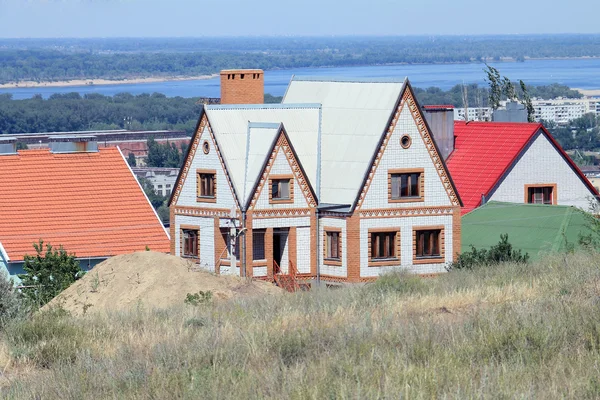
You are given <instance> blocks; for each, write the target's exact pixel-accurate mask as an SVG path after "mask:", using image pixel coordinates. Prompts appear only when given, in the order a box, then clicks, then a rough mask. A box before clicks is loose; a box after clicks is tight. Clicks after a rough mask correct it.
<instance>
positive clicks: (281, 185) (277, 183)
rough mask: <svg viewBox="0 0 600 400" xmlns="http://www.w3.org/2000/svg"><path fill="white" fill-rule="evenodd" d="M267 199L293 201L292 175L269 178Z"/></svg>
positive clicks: (281, 201) (280, 201)
mask: <svg viewBox="0 0 600 400" xmlns="http://www.w3.org/2000/svg"><path fill="white" fill-rule="evenodd" d="M269 189H270V192H269V200H270V202H271V203H293V202H294V187H293V177H292V176H291V175H289V176H287V175H286V176H276V177H271V179H270V180H269Z"/></svg>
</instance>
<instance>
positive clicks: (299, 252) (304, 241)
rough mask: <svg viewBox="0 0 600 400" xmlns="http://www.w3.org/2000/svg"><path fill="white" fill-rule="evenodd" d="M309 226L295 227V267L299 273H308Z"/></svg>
mask: <svg viewBox="0 0 600 400" xmlns="http://www.w3.org/2000/svg"><path fill="white" fill-rule="evenodd" d="M310 255H311V254H310V226H299V227H297V228H296V264H297V265H296V269H297V270H298V272H299V273H301V274H308V273H310Z"/></svg>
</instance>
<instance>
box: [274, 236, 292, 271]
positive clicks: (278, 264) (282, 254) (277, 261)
mask: <svg viewBox="0 0 600 400" xmlns="http://www.w3.org/2000/svg"><path fill="white" fill-rule="evenodd" d="M288 235H289V228H276V229H274V230H273V274H274V275H276V274H280V273H287V271H288Z"/></svg>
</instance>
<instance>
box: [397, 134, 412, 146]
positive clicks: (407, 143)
mask: <svg viewBox="0 0 600 400" xmlns="http://www.w3.org/2000/svg"><path fill="white" fill-rule="evenodd" d="M411 144H412V140H411V138H410V136H408V135H403V136H402V137H401V138H400V145H401V146H402V148H403V149H408V148H409V147H410V145H411Z"/></svg>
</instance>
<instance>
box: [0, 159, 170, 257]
mask: <svg viewBox="0 0 600 400" xmlns="http://www.w3.org/2000/svg"><path fill="white" fill-rule="evenodd" d="M0 221H1V223H0V243H1V244H2V246H3V247H4V249H5V250H6V253H7V254H8V257H9V258H10V260H11V261H20V260H23V257H24V256H25V254H34V253H35V250H34V248H33V246H32V244H33V243H34V242H37V241H38V240H39V239H43V240H44V242H46V243H50V244H51V245H52V246H55V247H58V246H59V245H62V246H63V247H64V248H65V250H67V251H68V252H69V253H74V254H75V255H76V256H77V257H78V258H86V257H107V256H113V255H119V254H125V253H131V252H134V251H140V250H144V249H145V248H146V246H148V247H149V248H150V249H151V250H153V251H159V252H165V253H166V252H168V251H169V237H168V235H167V233H166V231H165V229H164V228H163V226H162V224H161V223H160V221H159V220H158V218H157V216H156V214H155V213H154V210H153V209H152V206H151V205H150V203H149V202H148V200H147V199H146V197H145V196H144V194H143V191H142V190H141V189H140V187H139V185H138V183H137V181H136V179H135V177H134V176H133V174H132V173H131V171H130V169H129V167H128V166H127V163H126V161H125V159H124V158H123V156H122V154H121V152H120V151H119V149H118V148H116V147H107V148H101V149H99V151H98V152H97V153H70V154H53V153H51V152H50V151H49V150H48V149H44V150H22V151H19V153H18V154H17V155H0Z"/></svg>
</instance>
